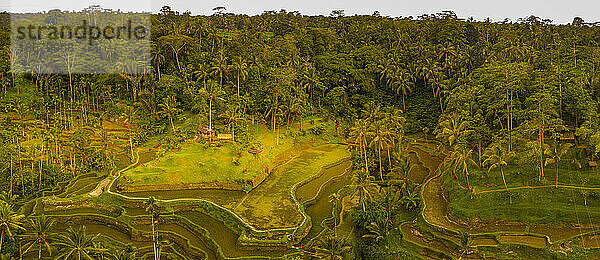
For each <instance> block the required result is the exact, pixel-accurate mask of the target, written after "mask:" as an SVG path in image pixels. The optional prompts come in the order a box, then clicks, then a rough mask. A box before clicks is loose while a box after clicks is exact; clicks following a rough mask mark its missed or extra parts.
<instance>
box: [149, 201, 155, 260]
mask: <svg viewBox="0 0 600 260" xmlns="http://www.w3.org/2000/svg"><path fill="white" fill-rule="evenodd" d="M151 214H152V215H151V216H150V219H151V220H152V248H153V250H154V260H156V259H157V255H156V236H155V232H154V212H152V213H151Z"/></svg>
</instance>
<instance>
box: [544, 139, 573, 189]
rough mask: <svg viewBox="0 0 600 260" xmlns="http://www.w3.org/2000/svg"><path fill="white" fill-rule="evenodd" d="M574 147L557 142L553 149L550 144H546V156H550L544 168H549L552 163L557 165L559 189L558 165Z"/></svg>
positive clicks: (556, 184)
mask: <svg viewBox="0 0 600 260" xmlns="http://www.w3.org/2000/svg"><path fill="white" fill-rule="evenodd" d="M572 146H573V144H572V143H563V144H560V143H559V142H558V141H555V142H554V145H553V146H552V147H550V145H548V144H544V154H546V156H548V157H547V158H546V162H545V163H544V166H548V164H552V163H554V164H556V183H555V186H556V187H558V164H559V162H560V160H562V158H563V157H564V156H565V154H567V152H568V151H569V149H571V147H572Z"/></svg>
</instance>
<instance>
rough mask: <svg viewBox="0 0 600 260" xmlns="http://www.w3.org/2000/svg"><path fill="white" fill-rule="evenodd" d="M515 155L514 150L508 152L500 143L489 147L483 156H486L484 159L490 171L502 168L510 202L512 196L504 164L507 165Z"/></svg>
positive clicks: (501, 171) (484, 163)
mask: <svg viewBox="0 0 600 260" xmlns="http://www.w3.org/2000/svg"><path fill="white" fill-rule="evenodd" d="M513 155H514V153H513V152H507V151H506V150H504V149H502V147H501V146H500V145H499V144H494V145H492V146H491V147H490V148H488V149H487V150H486V151H485V152H484V154H483V156H484V157H485V158H486V159H485V160H484V161H483V165H484V166H489V168H488V173H489V172H490V171H492V170H493V169H494V168H500V173H501V174H502V182H504V188H505V189H506V192H507V193H508V202H509V203H512V198H511V196H510V192H509V191H508V186H507V185H506V178H504V169H503V168H504V166H506V165H507V161H508V160H509V158H510V157H512V156H513Z"/></svg>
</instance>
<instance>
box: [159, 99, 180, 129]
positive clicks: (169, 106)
mask: <svg viewBox="0 0 600 260" xmlns="http://www.w3.org/2000/svg"><path fill="white" fill-rule="evenodd" d="M158 106H159V107H160V108H161V109H162V113H164V114H167V117H168V118H169V122H170V123H171V129H172V130H173V133H175V125H173V114H175V113H176V112H177V111H178V109H177V99H175V96H168V97H166V98H164V99H163V102H162V103H161V104H158Z"/></svg>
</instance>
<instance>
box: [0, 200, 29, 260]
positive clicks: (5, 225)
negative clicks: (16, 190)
mask: <svg viewBox="0 0 600 260" xmlns="http://www.w3.org/2000/svg"><path fill="white" fill-rule="evenodd" d="M24 219H25V216H24V215H22V214H19V213H17V212H15V211H14V210H13V208H12V206H11V205H9V204H8V203H6V202H5V201H0V251H1V250H2V242H3V241H4V237H5V236H8V237H9V238H12V237H13V236H14V232H15V231H17V230H25V228H24V227H23V220H24Z"/></svg>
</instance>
